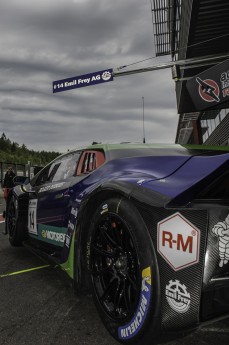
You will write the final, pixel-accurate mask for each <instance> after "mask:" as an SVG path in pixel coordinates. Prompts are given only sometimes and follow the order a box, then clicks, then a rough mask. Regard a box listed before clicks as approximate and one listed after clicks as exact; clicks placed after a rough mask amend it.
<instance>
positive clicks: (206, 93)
mask: <svg viewBox="0 0 229 345" xmlns="http://www.w3.org/2000/svg"><path fill="white" fill-rule="evenodd" d="M196 81H197V83H198V84H199V89H198V91H199V95H200V97H201V98H202V99H203V100H204V101H206V102H220V99H219V86H218V84H217V83H216V82H215V81H214V80H212V79H205V80H202V79H200V78H199V77H197V78H196Z"/></svg>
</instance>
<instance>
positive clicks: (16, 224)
mask: <svg viewBox="0 0 229 345" xmlns="http://www.w3.org/2000/svg"><path fill="white" fill-rule="evenodd" d="M16 203H17V199H16V198H15V197H14V196H12V197H11V198H10V200H9V203H8V205H7V212H6V232H7V233H8V235H9V242H10V244H11V245H12V246H13V247H20V246H22V241H23V240H24V239H25V238H26V236H25V230H24V226H23V225H24V222H23V221H22V219H21V217H19V215H18V211H17V207H16Z"/></svg>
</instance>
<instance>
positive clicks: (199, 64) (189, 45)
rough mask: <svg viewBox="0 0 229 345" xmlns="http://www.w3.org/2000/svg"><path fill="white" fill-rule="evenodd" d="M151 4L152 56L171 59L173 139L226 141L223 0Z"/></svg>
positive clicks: (227, 37)
mask: <svg viewBox="0 0 229 345" xmlns="http://www.w3.org/2000/svg"><path fill="white" fill-rule="evenodd" d="M151 4H152V15H153V24H154V41H155V50H156V56H162V55H171V57H172V61H173V62H174V65H173V68H172V76H173V79H174V81H175V83H176V98H177V109H178V113H179V120H178V127H177V134H176V143H180V144H187V143H190V144H206V145H229V20H228V18H229V1H228V0H151Z"/></svg>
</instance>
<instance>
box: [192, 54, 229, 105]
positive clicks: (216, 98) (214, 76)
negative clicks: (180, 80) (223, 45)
mask: <svg viewBox="0 0 229 345" xmlns="http://www.w3.org/2000/svg"><path fill="white" fill-rule="evenodd" d="M186 87H187V90H188V93H189V95H190V97H191V99H192V102H193V105H194V107H195V108H196V109H195V110H196V111H203V110H207V109H209V108H210V109H212V108H214V109H222V108H224V104H223V103H225V102H228V101H229V59H228V60H226V61H224V62H222V63H220V64H218V65H216V66H214V67H212V68H209V69H207V70H205V71H204V72H202V73H200V74H198V75H196V76H195V77H193V78H192V79H190V80H188V81H187V83H186ZM226 107H227V106H226V105H225V108H226Z"/></svg>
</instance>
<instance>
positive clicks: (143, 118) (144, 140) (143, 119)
mask: <svg viewBox="0 0 229 345" xmlns="http://www.w3.org/2000/svg"><path fill="white" fill-rule="evenodd" d="M142 110H143V114H142V116H143V117H142V121H143V144H145V142H146V139H145V114H144V110H145V109H144V97H142Z"/></svg>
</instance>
